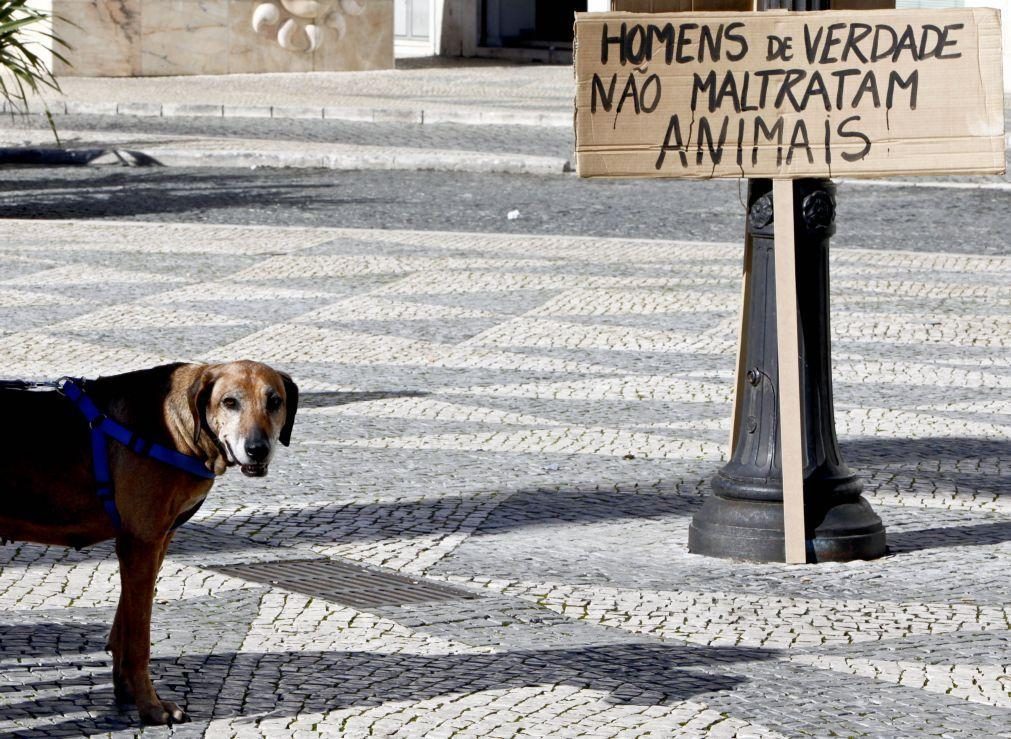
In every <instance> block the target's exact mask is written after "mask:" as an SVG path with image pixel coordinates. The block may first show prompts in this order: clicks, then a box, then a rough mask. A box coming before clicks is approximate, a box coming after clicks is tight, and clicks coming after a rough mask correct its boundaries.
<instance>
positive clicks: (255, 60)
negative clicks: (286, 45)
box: [228, 0, 313, 74]
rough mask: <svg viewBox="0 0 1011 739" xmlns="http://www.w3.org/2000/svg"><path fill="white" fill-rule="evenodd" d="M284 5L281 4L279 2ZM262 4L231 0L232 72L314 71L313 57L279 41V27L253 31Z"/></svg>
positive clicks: (230, 66) (248, 0)
mask: <svg viewBox="0 0 1011 739" xmlns="http://www.w3.org/2000/svg"><path fill="white" fill-rule="evenodd" d="M276 4H277V5H280V2H277V3H276ZM257 5H259V1H258V0H257V1H255V2H254V1H253V0H229V3H228V29H229V49H228V71H229V72H231V73H233V74H234V73H242V72H311V71H312V69H313V66H312V57H311V56H310V55H308V54H304V53H301V52H293V51H288V50H286V49H282V48H281V46H280V45H279V44H278V42H277V32H278V28H277V27H276V26H275V27H271V26H267V27H265V28H263V29H262V30H261V31H260V32H259V33H256V32H255V31H253V9H254V8H255V7H256V6H257Z"/></svg>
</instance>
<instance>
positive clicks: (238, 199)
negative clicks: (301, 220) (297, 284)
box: [0, 167, 396, 219]
mask: <svg viewBox="0 0 1011 739" xmlns="http://www.w3.org/2000/svg"><path fill="white" fill-rule="evenodd" d="M314 171H315V170H311V171H310V172H314ZM310 177H311V174H310V175H305V174H304V173H302V172H298V173H297V174H295V175H293V176H290V177H288V176H286V177H284V178H279V177H276V176H271V175H270V174H269V173H264V172H262V171H260V172H249V171H248V170H246V171H245V172H243V173H241V176H236V174H235V173H234V172H232V171H231V170H230V171H229V174H223V173H221V172H220V171H218V170H216V169H213V168H210V169H208V170H206V171H200V172H194V171H193V170H186V171H178V170H173V169H171V168H168V169H163V168H157V169H128V170H127V171H117V170H106V169H98V168H90V169H89V168H86V167H85V168H79V169H75V170H73V171H71V172H68V173H66V176H61V177H59V178H53V177H51V176H49V175H48V174H46V173H45V172H44V171H43V170H40V172H39V174H38V176H27V175H24V174H22V175H20V176H19V177H18V178H17V179H16V180H13V179H12V180H11V181H9V182H8V183H6V184H4V185H2V186H0V194H3V193H7V194H8V197H7V199H6V202H4V203H2V204H0V218H28V219H49V218H129V217H133V216H144V215H155V214H171V213H193V212H202V211H206V210H208V209H211V210H213V209H219V208H224V209H229V210H236V209H237V210H239V211H240V212H245V211H248V209H249V208H257V209H262V208H263V205H264V203H270V204H271V206H272V207H279V206H280V207H287V208H293V207H298V208H303V209H309V210H328V209H332V208H334V207H339V206H345V205H366V204H390V203H392V202H396V201H393V200H390V199H389V198H375V197H350V198H348V197H341V192H342V191H343V190H344V189H345V188H342V187H340V186H339V185H338V184H336V183H334V182H320V181H318V180H317V181H316V182H310V181H309V179H310ZM25 191H27V192H28V193H30V194H27V195H26V194H25ZM307 192H311V193H312V196H311V197H307Z"/></svg>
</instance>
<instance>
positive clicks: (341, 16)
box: [32, 0, 393, 77]
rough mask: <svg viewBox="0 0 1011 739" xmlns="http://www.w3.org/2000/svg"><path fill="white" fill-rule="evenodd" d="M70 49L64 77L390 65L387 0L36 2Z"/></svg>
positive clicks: (58, 65)
mask: <svg viewBox="0 0 1011 739" xmlns="http://www.w3.org/2000/svg"><path fill="white" fill-rule="evenodd" d="M32 5H33V6H34V7H36V8H38V9H40V10H44V11H46V12H47V13H49V14H51V15H52V16H53V22H52V23H53V31H54V32H55V34H56V35H57V36H58V37H60V38H62V39H64V40H65V41H66V42H67V43H68V44H70V46H71V47H72V49H71V50H69V51H66V52H64V55H65V56H66V57H67V59H68V61H69V62H70V64H69V65H67V64H64V63H62V62H61V61H60V60H59V59H54V60H53V66H52V68H53V71H54V72H55V73H56V74H57V75H60V76H75V75H76V76H85V77H105V76H109V77H135V76H158V75H194V74H234V73H249V72H314V71H315V72H320V71H328V72H329V71H347V70H366V69H389V68H391V67H392V66H393V0H34V1H33V3H32Z"/></svg>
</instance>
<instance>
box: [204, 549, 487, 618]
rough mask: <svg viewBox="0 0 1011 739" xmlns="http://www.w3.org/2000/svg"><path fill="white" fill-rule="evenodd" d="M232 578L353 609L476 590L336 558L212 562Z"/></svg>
mask: <svg viewBox="0 0 1011 739" xmlns="http://www.w3.org/2000/svg"><path fill="white" fill-rule="evenodd" d="M207 569H209V570H215V571H216V572H221V573H224V574H226V575H231V576H232V577H240V578H243V579H244V580H251V581H253V582H262V583H267V584H269V585H274V586H276V587H279V588H283V589H285V590H291V591H294V592H296V593H302V594H303V595H311V596H314V597H317V598H325V599H326V600H332V601H334V602H335V603H341V604H343V605H346V606H351V607H352V608H370V607H375V606H403V605H408V604H410V603H426V602H429V601H436V600H469V599H472V598H476V597H477V596H476V595H475V594H473V593H469V592H467V591H465V590H457V589H456V588H451V587H448V586H446V585H440V584H438V583H433V582H426V581H424V580H414V579H412V578H409V577H404V576H403V575H398V574H395V573H392V572H383V571H382V570H379V569H375V568H371V567H362V566H361V565H357V564H352V563H350V562H341V561H338V560H334V559H290V560H281V561H273V562H252V563H249V564H236V565H213V566H211V565H208V566H207Z"/></svg>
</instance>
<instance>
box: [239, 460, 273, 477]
mask: <svg viewBox="0 0 1011 739" xmlns="http://www.w3.org/2000/svg"><path fill="white" fill-rule="evenodd" d="M268 466H269V465H267V464H266V463H257V464H244V465H241V466H240V467H239V469H240V470H242V474H243V475H245V476H246V477H266V475H267V468H268Z"/></svg>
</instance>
